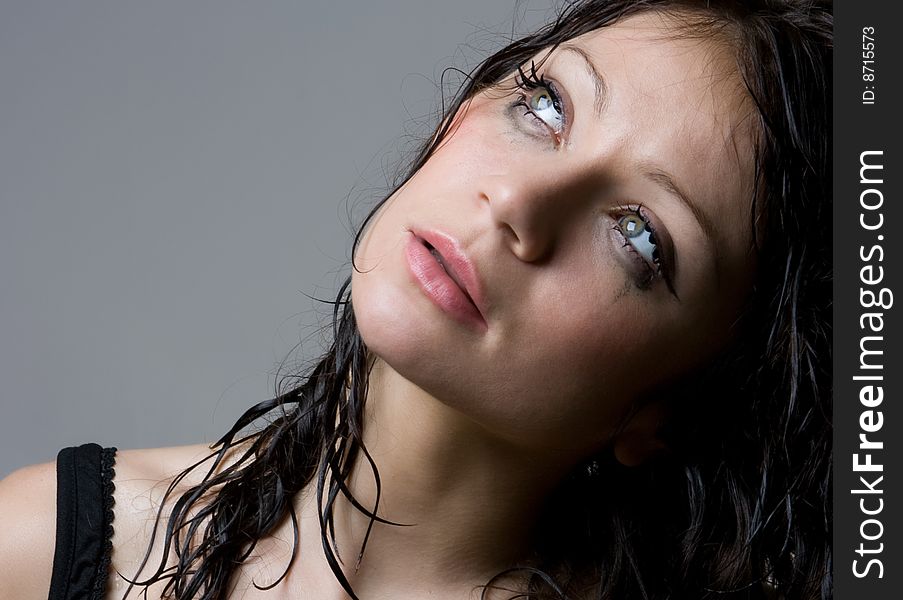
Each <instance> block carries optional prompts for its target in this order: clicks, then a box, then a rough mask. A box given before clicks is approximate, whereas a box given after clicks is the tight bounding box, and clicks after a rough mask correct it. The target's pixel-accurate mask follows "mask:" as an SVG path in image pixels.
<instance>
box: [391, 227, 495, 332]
mask: <svg viewBox="0 0 903 600" xmlns="http://www.w3.org/2000/svg"><path fill="white" fill-rule="evenodd" d="M408 234H409V235H410V236H411V239H410V242H411V246H410V247H411V248H412V249H419V252H414V253H413V254H410V253H409V259H410V258H412V257H413V259H414V262H415V263H419V264H420V266H419V267H417V268H416V269H415V270H416V271H417V274H416V277H415V278H416V279H418V280H419V281H420V282H421V283H424V282H426V281H427V279H429V277H430V276H429V274H428V271H429V270H430V268H429V266H428V265H429V264H432V265H433V267H432V269H434V272H435V273H437V274H439V273H441V279H444V280H445V281H446V282H447V286H448V287H447V289H448V292H449V293H451V291H452V290H453V291H454V293H453V294H452V295H450V296H447V297H446V296H444V295H443V294H442V293H440V294H439V296H441V297H443V298H444V299H443V300H442V301H441V302H440V304H444V305H446V306H451V305H454V304H456V303H457V304H459V306H460V308H461V310H462V311H463V312H462V313H461V314H465V313H468V314H470V315H471V317H475V318H476V319H477V320H478V321H479V322H480V323H482V324H483V326H484V327H485V325H486V323H487V321H486V312H485V310H484V308H485V299H484V296H483V292H482V282H481V281H480V276H479V272H478V271H477V268H476V265H475V264H474V263H473V261H472V260H471V259H470V257H469V256H468V255H467V253H466V252H465V251H464V249H463V248H462V246H461V244H460V242H458V240H457V239H455V238H454V237H452V236H451V235H449V234H447V233H445V232H442V231H438V230H432V229H430V230H421V231H415V230H412V229H408ZM423 250H426V252H423ZM412 251H413V250H412ZM418 255H419V258H418ZM423 260H426V261H427V262H421V261H423ZM424 269H425V270H424ZM437 281H438V280H437ZM442 285H443V284H441V283H439V285H438V287H439V288H441V287H442ZM427 287H428V288H430V291H429V293H430V295H435V292H436V290H437V289H438V288H437V286H436V283H435V282H434V283H427ZM453 297H457V300H452V298H453Z"/></svg>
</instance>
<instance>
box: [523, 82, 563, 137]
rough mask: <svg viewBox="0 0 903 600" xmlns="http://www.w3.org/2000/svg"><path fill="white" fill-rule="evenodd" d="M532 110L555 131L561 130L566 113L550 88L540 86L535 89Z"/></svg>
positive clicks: (531, 97) (532, 96)
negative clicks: (561, 109)
mask: <svg viewBox="0 0 903 600" xmlns="http://www.w3.org/2000/svg"><path fill="white" fill-rule="evenodd" d="M530 110H531V111H533V114H534V115H536V117H537V118H538V119H539V120H540V121H542V122H544V123H545V124H546V125H548V126H549V127H550V128H551V129H552V130H553V131H555V132H556V133H557V132H560V131H561V127H562V125H563V123H564V115H562V114H561V111H560V110H559V108H558V99H557V98H556V97H555V96H554V93H553V92H552V91H551V90H550V89H549V88H546V87H543V86H538V87H537V88H535V89H534V90H533V94H532V95H531V96H530Z"/></svg>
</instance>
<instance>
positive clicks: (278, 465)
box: [126, 0, 833, 600]
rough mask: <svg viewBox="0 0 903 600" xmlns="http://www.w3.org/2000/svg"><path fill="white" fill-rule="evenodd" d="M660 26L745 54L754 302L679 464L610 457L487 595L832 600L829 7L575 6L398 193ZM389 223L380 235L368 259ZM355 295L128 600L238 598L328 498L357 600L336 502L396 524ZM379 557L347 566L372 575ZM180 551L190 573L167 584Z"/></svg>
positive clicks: (705, 385) (676, 417)
mask: <svg viewBox="0 0 903 600" xmlns="http://www.w3.org/2000/svg"><path fill="white" fill-rule="evenodd" d="M644 11H657V12H660V13H662V14H663V15H665V16H667V17H669V21H668V22H673V23H674V29H673V31H672V32H669V34H668V35H670V36H673V37H675V38H690V37H692V38H698V39H715V40H718V41H722V42H724V43H726V44H727V46H728V47H730V48H731V49H732V50H733V52H734V55H735V57H736V62H737V66H738V70H739V72H740V74H741V76H742V79H743V82H744V84H745V87H746V90H745V91H746V92H748V94H749V96H750V98H751V99H752V102H753V104H754V106H755V107H756V109H757V110H756V118H757V121H758V122H757V128H756V129H757V132H756V134H755V136H756V137H755V140H754V144H755V189H754V197H753V208H752V211H751V213H750V216H749V217H750V221H749V225H750V227H751V228H752V230H753V231H755V232H756V239H755V245H756V251H757V261H758V271H757V276H756V280H755V284H754V287H753V290H752V292H751V294H750V297H749V300H748V302H747V304H746V307H745V308H744V311H743V314H742V315H741V316H740V318H739V319H738V321H737V323H736V327H737V328H738V332H739V334H738V335H737V336H736V337H735V341H734V342H733V343H732V345H731V347H730V348H729V349H728V350H726V351H725V352H723V353H722V354H721V355H720V356H719V357H718V358H717V359H716V360H715V361H713V362H712V363H711V364H710V365H708V366H706V367H705V368H704V369H702V370H700V371H699V372H695V373H693V374H690V375H688V376H687V377H686V378H685V380H684V381H681V382H680V383H679V384H677V385H674V386H672V387H669V388H668V389H666V390H662V391H661V392H660V395H662V396H663V397H665V398H666V402H667V404H668V406H669V407H670V411H669V412H670V415H669V418H668V421H667V423H666V425H665V429H664V431H663V435H664V436H665V437H666V439H667V442H668V445H669V448H670V451H669V452H668V453H667V454H666V455H664V456H662V457H659V458H656V459H655V460H652V461H649V462H648V463H646V464H643V465H641V466H638V467H630V468H628V467H624V466H622V465H620V464H619V463H618V462H617V461H616V460H615V459H614V457H613V455H612V452H611V449H610V448H609V449H607V450H605V451H603V452H601V453H600V454H598V455H596V456H593V457H590V458H589V459H587V460H586V461H584V462H582V463H581V464H579V465H576V466H575V467H574V469H573V471H572V472H571V473H570V474H569V476H568V477H567V478H566V479H565V480H564V481H563V482H562V483H561V485H560V486H559V488H558V489H557V490H556V492H555V493H554V494H553V496H552V497H551V498H549V499H548V501H547V503H546V508H545V510H544V512H543V516H542V519H541V522H540V524H539V531H540V534H539V536H538V543H537V547H536V549H535V557H534V560H532V561H530V563H529V564H521V565H512V568H511V569H510V570H509V571H505V572H503V573H499V574H498V575H496V576H495V577H494V578H493V579H492V580H490V581H488V582H487V584H486V586H484V588H483V595H484V597H488V596H489V595H490V591H491V590H499V589H501V587H500V582H502V581H505V580H506V579H507V578H508V577H509V576H513V575H520V576H522V577H524V579H525V581H526V583H525V584H524V585H525V587H524V589H520V590H510V596H509V597H511V598H540V597H543V598H575V597H577V598H599V599H625V598H630V599H633V598H776V597H777V598H794V599H796V598H828V597H831V595H832V591H831V519H832V507H831V422H830V419H831V387H830V386H831V372H830V367H831V316H832V315H831V288H832V277H833V275H832V265H831V256H832V250H831V234H832V228H831V215H832V210H831V203H832V191H831V170H830V160H831V139H832V134H831V130H830V121H829V118H830V114H831V97H830V93H831V89H832V58H831V55H832V35H833V34H832V31H833V18H832V6H831V2H830V1H825V0H793V1H791V0H748V1H735V0H723V1H719V0H706V1H693V0H678V1H667V0H582V1H576V2H570V3H568V4H567V5H566V6H565V7H564V8H563V10H561V12H560V14H559V17H558V18H557V20H555V21H554V22H552V23H550V24H548V25H546V26H545V27H543V28H542V29H540V30H539V31H537V32H536V33H534V34H531V35H528V36H526V37H524V38H522V39H519V40H517V41H514V42H512V43H510V44H508V45H507V46H506V47H504V48H503V49H502V50H500V51H498V52H497V53H495V54H494V55H492V56H490V57H489V58H488V59H486V60H485V61H484V62H482V63H481V64H480V65H479V66H478V67H477V68H476V69H474V70H473V71H472V72H471V73H470V74H469V76H468V77H467V79H466V81H465V83H464V84H463V86H462V87H461V89H460V90H459V91H458V93H457V95H456V97H455V98H454V100H453V101H452V102H450V103H449V104H448V106H447V107H446V109H445V110H444V111H443V114H442V119H441V121H440V122H441V123H442V125H441V126H440V127H439V128H438V131H437V132H436V134H435V135H434V136H432V137H431V139H430V140H429V141H428V142H427V143H425V144H424V146H423V147H422V148H421V149H420V151H419V153H417V154H416V156H415V158H414V160H413V161H412V164H411V166H410V169H409V170H408V172H407V175H406V176H405V177H404V178H402V180H401V181H399V182H398V184H397V185H396V186H395V188H394V189H393V190H392V192H391V193H394V192H395V190H397V189H398V188H399V187H400V186H401V185H403V184H404V183H405V182H406V181H407V180H408V179H409V178H410V177H411V176H412V175H413V174H414V173H415V172H417V170H418V169H420V167H421V166H423V165H424V163H425V162H426V161H427V160H428V159H429V158H430V156H431V155H432V153H433V152H434V151H435V150H436V148H437V146H438V145H439V144H440V143H441V141H442V140H443V139H445V138H446V137H447V136H448V135H449V134H450V131H449V127H450V125H449V124H450V122H451V121H452V119H450V118H449V117H451V116H453V115H455V114H456V113H457V111H458V109H459V108H461V107H462V105H463V104H464V103H465V102H466V101H467V100H468V99H470V98H471V97H473V96H474V95H475V94H478V93H480V92H481V91H484V90H486V89H488V88H491V87H492V86H494V85H496V84H497V83H499V82H500V81H502V80H503V79H505V78H506V77H508V76H510V75H511V74H512V73H513V72H516V71H517V69H518V68H519V67H524V66H525V65H526V66H527V67H529V61H530V60H531V59H533V58H534V57H536V56H537V55H538V54H540V53H542V52H549V51H551V50H553V49H554V48H556V47H557V46H558V45H560V44H561V43H563V42H565V41H567V40H570V39H571V38H574V37H576V36H579V35H581V34H584V33H588V32H591V31H593V30H595V29H598V28H600V27H604V26H607V25H610V24H612V23H615V22H616V21H618V20H620V19H622V18H624V17H627V16H629V15H632V14H636V13H640V12H644ZM391 193H390V194H389V196H391ZM387 197H388V196H387ZM384 201H385V200H383V202H384ZM381 205H382V202H380V203H379V204H378V205H377V206H375V207H374V208H373V209H372V211H371V212H370V213H369V214H368V215H367V217H366V219H365V220H364V222H363V224H362V225H361V227H360V229H359V230H358V232H357V235H356V236H355V239H354V246H353V249H354V250H356V249H357V246H358V243H359V241H360V239H361V235H362V233H363V231H364V228H365V227H366V225H367V223H368V222H369V221H370V219H371V218H372V217H373V215H374V214H375V213H376V212H377V210H378V209H379V207H380V206H381ZM350 285H351V277H350V276H349V277H348V278H347V279H346V280H345V282H344V284H343V285H342V286H341V288H340V290H339V292H338V294H337V296H336V298H335V301H334V306H333V311H332V319H333V322H332V334H333V335H332V342H331V347H330V349H329V351H328V352H327V353H326V354H325V355H324V356H323V357H322V358H321V359H320V360H319V362H317V363H316V364H314V365H313V366H312V368H310V369H309V370H308V371H307V372H305V373H303V374H301V375H298V376H294V377H291V378H286V379H284V380H283V381H282V382H281V383H280V386H279V388H278V390H277V391H278V392H280V393H279V395H278V396H277V397H276V398H273V399H271V400H267V401H265V402H261V403H260V404H257V405H256V406H254V407H253V408H251V409H250V410H248V411H247V412H246V413H245V414H244V415H242V416H241V418H239V419H238V421H237V422H236V423H235V425H234V426H233V427H232V428H231V429H230V430H229V431H228V432H227V433H226V434H225V435H224V436H223V437H222V438H221V439H220V440H219V441H218V442H216V444H214V445H213V446H212V450H213V453H212V454H211V455H210V457H208V459H207V460H206V461H202V462H200V463H197V464H195V465H193V466H192V467H189V468H188V469H186V470H185V471H183V472H182V473H181V474H180V475H179V476H178V477H176V478H175V479H174V480H173V481H172V482H171V485H170V487H169V489H168V491H167V494H166V498H167V499H169V498H172V497H173V496H174V495H175V494H176V491H175V490H176V489H177V486H178V485H179V484H180V482H182V480H183V479H184V478H185V477H186V476H187V475H188V474H189V473H191V472H192V471H193V470H194V469H206V475H205V477H204V478H203V480H202V481H201V482H200V483H198V484H197V485H194V486H192V487H190V489H188V491H185V492H184V493H181V495H179V496H178V497H177V498H173V500H174V504H172V511H171V513H170V516H169V517H168V519H167V520H166V528H165V533H164V534H163V539H162V543H163V544H164V556H163V559H162V561H161V563H160V565H159V567H158V568H157V570H156V572H154V573H153V574H152V575H150V576H149V577H148V578H145V579H140V580H136V581H133V583H132V585H130V586H129V588H128V591H127V592H126V595H128V593H129V592H130V591H132V590H133V586H134V585H138V586H141V585H149V584H151V583H154V582H158V581H163V580H166V587H165V591H164V595H166V596H168V597H173V598H178V599H188V598H192V599H193V598H203V599H211V600H212V599H222V598H226V597H227V596H228V593H229V589H230V588H229V585H230V578H231V576H232V575H233V574H234V572H235V571H236V569H237V567H238V566H239V565H240V564H241V563H242V562H243V561H244V560H245V559H247V558H248V557H249V556H250V555H251V553H252V552H253V550H254V547H255V544H256V543H257V541H258V540H260V539H261V538H263V537H265V536H267V535H268V534H269V533H271V532H272V531H273V530H274V529H275V527H276V526H277V525H278V524H279V523H280V522H281V521H283V519H285V518H291V519H292V523H293V525H294V527H295V532H296V534H297V517H296V515H295V514H294V508H293V503H292V501H293V498H294V497H295V495H296V494H297V493H298V492H299V491H301V490H302V489H303V488H305V487H306V486H308V485H315V486H316V491H317V498H318V504H317V508H318V512H319V515H320V528H321V537H322V545H323V549H324V551H325V554H326V558H327V560H328V562H329V565H330V566H331V568H332V571H333V572H334V574H335V577H336V578H337V580H338V581H339V582H340V583H341V585H342V586H343V587H344V588H345V590H346V591H347V593H348V594H349V596H350V597H351V598H357V596H356V595H355V593H354V591H353V589H352V587H351V585H350V584H349V582H348V581H347V579H346V577H345V575H344V574H343V571H342V567H341V565H342V564H345V563H343V562H342V560H341V559H340V558H339V555H338V551H337V549H336V547H335V524H334V521H333V507H334V504H335V501H336V499H337V498H338V496H339V495H340V494H341V495H344V496H346V497H347V498H348V500H349V501H350V502H351V503H352V505H353V506H355V508H356V509H357V510H359V511H361V512H362V513H364V514H366V515H367V516H368V517H369V518H370V520H371V521H370V525H371V527H372V526H373V523H374V522H381V523H386V521H384V520H383V519H382V518H380V517H379V516H378V514H379V511H378V508H379V492H378V490H379V488H380V486H379V471H378V469H377V465H376V463H375V462H374V461H373V459H372V458H371V457H370V455H369V453H368V451H367V448H366V447H365V446H364V444H363V414H364V403H365V400H366V396H367V381H368V373H369V369H370V367H371V366H372V362H373V357H372V355H371V354H369V353H368V350H367V347H366V345H365V344H364V342H363V340H362V339H361V335H360V332H359V331H358V328H357V325H356V323H355V317H354V311H353V307H352V304H351V288H350ZM283 390H284V391H283ZM261 422H263V424H260V423H261ZM234 452H237V458H236V459H234V460H233V458H232V457H230V456H229V455H230V454H231V453H234ZM360 459H363V460H364V461H365V462H366V464H369V466H370V468H371V469H372V473H373V476H374V477H375V480H376V484H377V496H376V502H375V504H374V506H363V505H361V504H360V503H359V502H358V501H357V500H356V499H355V498H354V497H353V495H352V494H351V492H350V490H349V489H348V487H346V482H347V481H348V477H349V475H350V473H351V469H352V466H353V465H354V464H355V463H356V462H357V461H358V460H360ZM205 463H206V464H205ZM164 503H165V502H161V507H160V512H159V513H158V515H157V519H158V521H161V520H162V519H163V505H164ZM393 525H394V524H393ZM367 535H368V536H369V530H368V534H367ZM366 539H367V538H365V539H364V542H363V544H362V547H361V548H360V549H358V556H357V557H351V558H357V559H358V560H360V557H361V556H362V555H363V553H364V551H365V548H366V543H367V541H366ZM153 544H154V539H153V538H152V540H151V546H153ZM150 552H151V548H148V550H147V555H146V557H145V563H147V561H148V557H149V556H150ZM170 552H174V553H175V557H173V561H172V562H173V563H174V565H175V566H172V567H169V568H167V567H166V565H167V564H168V562H169V558H170ZM294 552H295V553H296V552H297V535H296V540H295V546H294ZM348 558H349V557H348V556H347V555H346V556H344V559H345V561H347V560H348ZM293 559H294V553H293ZM303 559H304V557H301V560H303ZM145 566H146V564H142V569H143V568H144V567H145ZM287 570H288V566H286V572H287ZM139 571H140V570H139ZM284 575H285V573H283V577H284ZM279 580H281V577H280V579H279ZM279 580H277V581H275V582H267V586H266V587H267V588H269V587H272V586H275V585H276V584H278V583H279ZM258 583H260V582H258ZM494 594H495V592H493V597H495V595H494Z"/></svg>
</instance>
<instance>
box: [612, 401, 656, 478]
mask: <svg viewBox="0 0 903 600" xmlns="http://www.w3.org/2000/svg"><path fill="white" fill-rule="evenodd" d="M665 414H666V410H665V405H664V402H662V401H658V400H656V401H653V402H649V403H648V404H645V405H644V406H643V407H642V408H641V409H640V410H639V411H638V412H637V413H636V414H635V415H633V418H631V419H630V421H628V422H627V425H626V426H625V427H624V430H623V431H621V433H620V434H618V436H617V437H616V438H615V440H614V447H613V449H614V453H615V458H616V459H617V460H618V462H619V463H621V464H622V465H624V466H625V467H636V466H638V465H641V464H643V463H644V462H646V461H647V460H649V459H650V458H652V457H653V456H655V455H658V454H662V453H663V452H665V451H667V449H668V448H667V446H666V445H665V443H664V441H662V439H661V438H660V437H659V430H660V429H661V425H662V423H663V422H664V420H665Z"/></svg>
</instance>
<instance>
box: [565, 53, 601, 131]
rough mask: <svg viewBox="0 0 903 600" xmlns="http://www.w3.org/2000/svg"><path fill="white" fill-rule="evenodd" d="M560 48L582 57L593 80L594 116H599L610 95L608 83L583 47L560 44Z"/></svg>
mask: <svg viewBox="0 0 903 600" xmlns="http://www.w3.org/2000/svg"><path fill="white" fill-rule="evenodd" d="M561 49H562V50H567V51H568V52H573V53H574V54H576V55H577V56H579V57H580V58H582V59H583V63H584V65H585V66H586V72H587V73H588V74H589V76H590V79H592V80H593V88H595V96H596V100H595V102H593V106H594V108H595V109H596V116H597V117H601V116H602V111H603V110H604V109H605V103H606V101H607V100H608V98H609V96H610V93H609V90H608V84H607V83H606V82H605V79H604V78H603V77H602V75H600V74H599V71H597V70H596V65H595V64H593V61H592V59H591V58H590V57H589V54H587V53H586V51H585V50H584V49H583V48H578V47H577V46H569V45H567V44H562V46H561Z"/></svg>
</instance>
